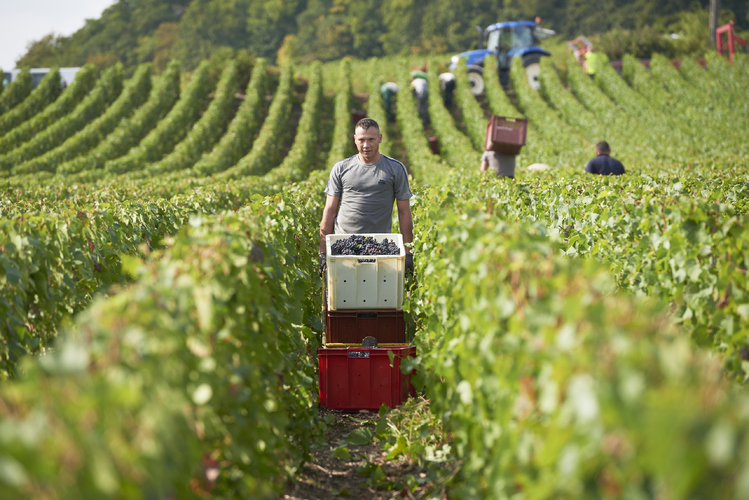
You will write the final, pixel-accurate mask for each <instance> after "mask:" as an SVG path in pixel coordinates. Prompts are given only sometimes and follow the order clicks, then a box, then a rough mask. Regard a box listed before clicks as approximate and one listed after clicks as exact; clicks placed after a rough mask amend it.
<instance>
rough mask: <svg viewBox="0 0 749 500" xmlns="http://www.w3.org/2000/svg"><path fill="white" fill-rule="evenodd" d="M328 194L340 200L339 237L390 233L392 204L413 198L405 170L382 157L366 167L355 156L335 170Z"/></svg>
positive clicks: (330, 180) (335, 167)
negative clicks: (342, 235) (341, 235)
mask: <svg viewBox="0 0 749 500" xmlns="http://www.w3.org/2000/svg"><path fill="white" fill-rule="evenodd" d="M325 193H326V194H329V195H330V196H339V197H340V198H341V206H340V208H339V210H338V215H337V216H336V219H335V232H336V234H361V233H390V232H391V231H392V227H393V203H395V200H408V199H409V198H411V189H409V187H408V172H406V167H404V166H403V164H402V163H401V162H399V161H397V160H394V159H392V158H390V157H388V156H385V155H382V156H381V157H380V159H379V160H377V162H376V163H373V164H371V165H367V164H366V163H362V162H361V161H360V160H359V155H354V156H352V157H350V158H346V159H345V160H341V161H339V162H338V163H336V164H335V165H334V166H333V170H331V172H330V177H329V178H328V185H327V186H326V187H325Z"/></svg>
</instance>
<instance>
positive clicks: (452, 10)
mask: <svg viewBox="0 0 749 500" xmlns="http://www.w3.org/2000/svg"><path fill="white" fill-rule="evenodd" d="M708 3H709V2H708V0H699V1H697V2H695V1H692V0H654V1H650V0H636V1H635V2H632V1H626V0H606V1H605V2H599V3H597V4H596V7H595V8H591V6H590V4H589V3H587V2H581V1H579V0H546V1H541V0H534V1H528V2H518V1H516V0H505V1H504V2H501V4H502V5H503V6H497V2H491V1H489V0H465V1H464V2H462V3H461V4H460V6H459V8H456V4H455V2H451V1H449V0H384V1H375V0H365V1H364V2H363V3H362V2H359V3H354V2H352V1H351V0H314V1H310V0H286V1H281V0H262V1H261V0H120V1H118V2H117V3H116V4H114V5H112V6H111V7H110V8H108V9H107V10H105V11H104V12H103V14H102V16H101V18H99V19H91V20H87V21H86V24H85V26H84V27H83V28H81V29H80V30H79V31H77V32H76V33H74V34H73V35H71V36H69V37H55V36H54V35H52V34H50V35H47V36H46V37H44V38H42V39H41V40H37V41H35V42H32V43H31V44H29V49H28V51H27V53H26V54H25V55H24V56H22V57H21V58H20V59H19V61H17V63H18V66H19V67H23V66H30V67H45V66H54V65H60V66H81V65H83V64H85V63H91V64H95V65H97V66H98V67H100V68H101V67H107V66H111V65H113V64H114V63H116V62H118V61H119V62H122V63H123V65H124V67H125V69H126V71H127V72H128V73H132V70H133V69H134V68H135V67H136V66H137V65H138V64H140V63H143V62H153V63H154V65H155V67H156V70H157V71H158V72H160V71H163V70H164V69H165V68H166V64H167V62H168V61H169V60H171V59H173V58H176V59H179V60H180V61H181V62H182V63H183V64H184V65H185V67H186V68H189V69H193V68H195V67H196V66H197V64H198V63H199V62H200V61H201V60H202V59H205V58H209V57H212V56H215V55H216V54H224V56H225V57H229V56H231V55H232V53H233V52H234V51H237V50H246V51H247V52H248V53H250V54H253V55H256V56H260V57H266V58H269V59H270V60H272V61H273V60H276V59H277V58H278V59H288V60H295V61H299V62H310V61H312V60H315V59H318V60H322V61H330V60H336V59H340V58H341V57H343V56H346V55H349V56H353V57H357V58H368V57H378V56H384V55H394V54H398V55H406V54H419V53H425V54H426V53H445V52H455V51H462V50H465V49H469V48H472V47H475V46H476V44H477V41H476V31H475V28H474V26H476V25H481V26H486V25H488V24H490V23H493V22H497V21H500V20H516V19H534V18H535V16H540V17H541V18H542V19H543V23H542V26H544V27H546V28H551V29H554V30H556V31H557V32H559V33H560V35H561V37H565V39H569V38H574V37H575V36H577V35H580V34H585V35H587V36H589V37H590V36H592V35H596V34H603V33H608V32H611V30H614V32H613V36H608V37H604V38H603V39H601V40H600V42H601V44H602V45H601V46H599V47H600V48H601V49H603V50H606V51H611V52H628V53H634V52H636V51H637V50H640V51H644V52H646V53H647V52H649V51H653V50H654V51H658V52H662V53H666V54H667V55H668V53H670V52H675V53H678V52H680V51H681V52H684V51H690V52H700V51H704V50H705V49H706V48H707V47H706V40H704V39H705V38H706V36H704V32H705V31H706V29H707V14H706V11H705V10H704V9H705V8H706V7H707V5H708ZM722 7H723V13H722V16H721V18H722V19H725V20H727V19H729V18H730V19H734V20H735V21H736V23H737V27H738V28H739V29H742V30H744V29H748V28H749V8H748V7H747V4H746V2H745V1H743V0H723V2H722ZM703 25H704V26H703ZM622 30H625V31H622ZM672 31H676V32H681V33H683V34H685V35H686V38H688V39H689V38H690V37H691V39H689V40H687V41H686V42H683V43H681V44H680V45H678V46H676V47H671V45H670V42H667V41H664V40H665V39H664V37H663V34H664V33H666V32H672ZM697 33H699V35H697ZM635 55H637V54H635Z"/></svg>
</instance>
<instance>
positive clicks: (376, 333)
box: [318, 234, 416, 411]
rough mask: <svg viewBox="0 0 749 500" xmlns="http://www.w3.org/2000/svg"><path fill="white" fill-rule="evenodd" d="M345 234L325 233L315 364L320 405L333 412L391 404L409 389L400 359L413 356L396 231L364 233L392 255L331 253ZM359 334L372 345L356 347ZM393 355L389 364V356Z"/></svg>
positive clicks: (403, 257)
mask: <svg viewBox="0 0 749 500" xmlns="http://www.w3.org/2000/svg"><path fill="white" fill-rule="evenodd" d="M350 236H351V235H349V234H330V235H328V236H327V237H326V245H327V268H328V273H327V283H326V289H327V298H326V303H325V305H326V307H325V316H326V317H325V322H326V329H325V330H326V331H325V338H324V339H323V346H324V347H323V348H322V349H320V350H319V351H318V359H319V363H320V406H322V407H326V408H330V409H334V410H349V411H353V410H377V409H379V407H380V405H381V404H383V403H385V404H386V405H388V406H389V407H391V408H394V407H396V406H398V405H400V404H401V403H403V402H404V401H405V400H406V399H407V398H408V396H409V395H411V394H413V393H414V390H413V386H412V385H411V380H410V379H411V376H410V374H409V375H404V374H402V373H401V370H400V363H401V360H403V359H404V358H406V357H415V356H416V348H415V347H412V346H409V344H408V341H407V339H406V323H405V320H404V317H403V297H404V279H405V268H406V253H405V247H404V246H403V237H402V236H401V235H400V234H364V235H362V236H371V237H373V238H374V239H375V240H376V241H378V242H381V241H382V240H384V239H385V238H387V239H389V240H390V241H394V242H395V243H396V244H397V245H398V247H399V248H400V253H399V254H398V255H372V256H370V255H367V256H362V255H333V254H332V250H331V246H332V245H333V243H335V242H336V241H338V240H342V239H346V238H348V237H350ZM365 337H374V338H375V339H377V343H378V345H377V347H374V348H367V347H362V340H363V339H364V338H365ZM389 352H392V355H393V359H392V362H391V359H390V354H389Z"/></svg>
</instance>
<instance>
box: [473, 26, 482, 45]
mask: <svg viewBox="0 0 749 500" xmlns="http://www.w3.org/2000/svg"><path fill="white" fill-rule="evenodd" d="M474 28H476V31H478V32H479V46H478V48H479V49H481V48H482V47H483V46H484V28H482V27H481V26H474Z"/></svg>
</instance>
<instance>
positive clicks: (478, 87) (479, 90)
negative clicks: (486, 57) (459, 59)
mask: <svg viewBox="0 0 749 500" xmlns="http://www.w3.org/2000/svg"><path fill="white" fill-rule="evenodd" d="M468 82H469V83H470V84H471V92H472V93H473V95H481V94H483V93H484V68H482V67H481V66H476V65H473V64H470V65H469V66H468Z"/></svg>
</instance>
